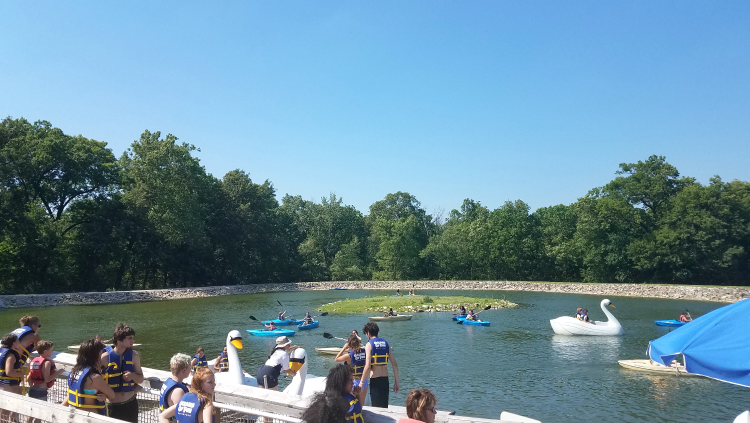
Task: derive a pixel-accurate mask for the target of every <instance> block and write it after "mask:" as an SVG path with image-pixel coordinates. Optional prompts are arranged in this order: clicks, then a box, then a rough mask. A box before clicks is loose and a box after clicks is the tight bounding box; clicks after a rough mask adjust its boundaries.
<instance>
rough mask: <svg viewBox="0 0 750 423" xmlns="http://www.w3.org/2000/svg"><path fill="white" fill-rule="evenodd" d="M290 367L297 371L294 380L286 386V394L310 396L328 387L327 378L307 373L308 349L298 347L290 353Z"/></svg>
mask: <svg viewBox="0 0 750 423" xmlns="http://www.w3.org/2000/svg"><path fill="white" fill-rule="evenodd" d="M289 368H290V369H292V370H294V371H296V372H297V374H295V375H294V378H293V379H292V382H291V383H289V386H287V387H286V388H284V391H283V392H284V393H285V394H290V395H298V396H300V397H302V398H308V397H311V396H313V395H315V394H316V393H318V392H323V391H324V390H325V389H326V378H325V377H320V376H315V375H313V374H308V373H307V351H305V349H304V348H296V349H294V350H293V351H292V352H291V353H289Z"/></svg>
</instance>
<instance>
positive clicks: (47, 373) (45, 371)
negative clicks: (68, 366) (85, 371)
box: [42, 361, 65, 383]
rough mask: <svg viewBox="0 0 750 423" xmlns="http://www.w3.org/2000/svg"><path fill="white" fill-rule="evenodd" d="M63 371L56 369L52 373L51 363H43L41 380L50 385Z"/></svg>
mask: <svg viewBox="0 0 750 423" xmlns="http://www.w3.org/2000/svg"><path fill="white" fill-rule="evenodd" d="M64 371H65V369H57V370H56V371H55V372H54V373H53V372H52V362H51V361H45V362H44V365H42V378H43V379H44V383H50V382H52V381H53V380H55V379H57V377H58V376H60V375H61V374H62V373H63V372H64Z"/></svg>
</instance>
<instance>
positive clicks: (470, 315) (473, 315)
mask: <svg viewBox="0 0 750 423" xmlns="http://www.w3.org/2000/svg"><path fill="white" fill-rule="evenodd" d="M466 320H474V321H479V315H478V314H477V313H474V309H469V313H468V314H467V315H466Z"/></svg>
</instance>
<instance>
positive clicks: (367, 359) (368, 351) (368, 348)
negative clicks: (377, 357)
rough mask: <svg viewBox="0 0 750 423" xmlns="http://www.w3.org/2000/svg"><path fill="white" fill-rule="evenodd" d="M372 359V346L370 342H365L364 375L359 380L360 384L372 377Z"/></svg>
mask: <svg viewBox="0 0 750 423" xmlns="http://www.w3.org/2000/svg"><path fill="white" fill-rule="evenodd" d="M371 360H372V346H371V345H370V343H369V342H368V343H367V344H365V368H364V369H362V377H361V378H360V380H359V384H360V386H361V385H363V384H364V383H365V381H366V380H367V378H368V377H370V361H371Z"/></svg>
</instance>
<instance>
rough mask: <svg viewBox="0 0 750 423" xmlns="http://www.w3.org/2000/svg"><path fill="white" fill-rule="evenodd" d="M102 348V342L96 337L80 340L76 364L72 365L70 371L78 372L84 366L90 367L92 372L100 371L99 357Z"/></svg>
mask: <svg viewBox="0 0 750 423" xmlns="http://www.w3.org/2000/svg"><path fill="white" fill-rule="evenodd" d="M103 349H104V344H103V343H102V342H101V341H97V340H96V339H89V340H86V341H83V342H81V346H80V348H78V357H77V358H76V365H75V366H73V370H72V371H71V373H73V374H75V373H78V372H79V371H81V369H83V368H84V367H91V371H92V372H94V373H100V369H99V359H100V358H101V355H102V350H103Z"/></svg>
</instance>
